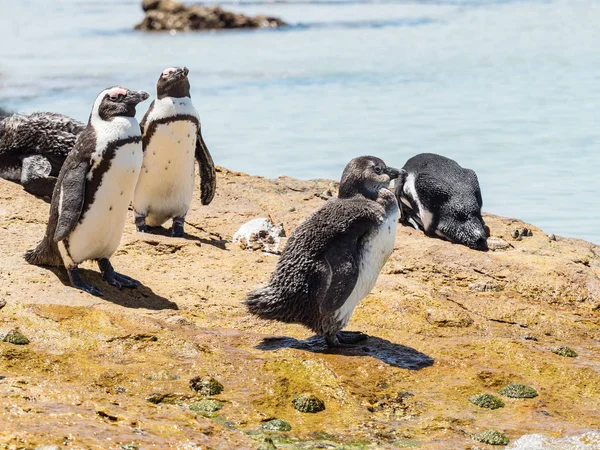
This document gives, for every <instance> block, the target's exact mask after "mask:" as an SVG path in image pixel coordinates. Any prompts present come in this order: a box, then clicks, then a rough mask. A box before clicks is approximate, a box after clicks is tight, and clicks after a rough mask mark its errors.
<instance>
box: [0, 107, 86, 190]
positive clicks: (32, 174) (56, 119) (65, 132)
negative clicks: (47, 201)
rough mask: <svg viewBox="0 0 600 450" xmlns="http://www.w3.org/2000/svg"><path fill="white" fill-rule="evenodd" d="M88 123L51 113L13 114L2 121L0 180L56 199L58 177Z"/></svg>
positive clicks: (0, 133)
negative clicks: (54, 191) (8, 181)
mask: <svg viewBox="0 0 600 450" xmlns="http://www.w3.org/2000/svg"><path fill="white" fill-rule="evenodd" d="M84 128H85V124H83V123H81V122H79V121H77V120H75V119H71V118H70V117H67V116H63V115H62V114H56V113H51V112H36V113H33V114H28V115H24V114H13V115H11V116H10V117H7V118H6V119H4V120H2V121H1V122H0V178H4V179H7V180H10V181H15V182H17V183H20V184H21V185H22V186H23V188H25V190H26V191H27V192H29V193H31V194H34V195H39V196H43V197H50V196H52V191H53V190H54V185H55V184H56V177H57V175H58V173H59V172H60V168H61V167H62V165H63V163H64V162H65V159H66V158H67V155H68V154H69V152H70V151H71V149H72V148H73V146H74V145H75V141H76V140H77V136H78V135H79V133H81V132H82V131H83V129H84Z"/></svg>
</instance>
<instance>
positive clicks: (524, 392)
mask: <svg viewBox="0 0 600 450" xmlns="http://www.w3.org/2000/svg"><path fill="white" fill-rule="evenodd" d="M498 393H499V394H502V395H504V396H506V397H510V398H533V397H537V396H538V393H537V391H536V390H535V389H534V388H532V387H531V386H527V385H526V384H521V383H510V384H509V385H507V386H504V387H503V388H502V389H500V390H499V391H498Z"/></svg>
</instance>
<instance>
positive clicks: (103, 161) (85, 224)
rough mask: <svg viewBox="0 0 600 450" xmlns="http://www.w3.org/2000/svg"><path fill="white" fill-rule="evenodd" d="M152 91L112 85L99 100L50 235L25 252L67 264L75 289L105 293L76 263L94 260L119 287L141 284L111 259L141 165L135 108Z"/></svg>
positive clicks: (73, 158)
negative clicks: (86, 278)
mask: <svg viewBox="0 0 600 450" xmlns="http://www.w3.org/2000/svg"><path fill="white" fill-rule="evenodd" d="M147 98H148V93H146V92H144V91H139V92H136V91H130V90H128V89H125V88H122V87H112V88H108V89H105V90H104V91H102V92H101V93H100V95H99V96H98V97H97V98H96V101H95V102H94V107H93V109H92V113H91V115H90V120H89V122H88V124H87V126H86V128H85V130H83V132H82V133H81V134H80V135H79V137H78V138H77V142H76V143H75V147H74V148H73V150H72V151H71V152H70V153H69V156H68V157H67V159H66V161H65V163H64V165H63V167H62V169H61V170H60V173H59V175H58V180H57V182H56V186H55V188H54V193H53V194H52V203H51V206H50V219H49V220H48V226H47V228H46V235H45V236H44V239H43V240H42V242H40V243H39V244H38V246H37V247H36V248H35V249H33V250H29V251H28V252H27V253H26V254H25V259H26V260H27V262H29V263H30V264H38V265H53V266H59V265H61V264H62V265H64V266H65V267H66V269H67V273H68V275H69V279H70V280H71V284H72V285H73V287H75V288H77V289H81V290H83V291H86V292H89V293H90V294H93V295H98V296H102V291H101V290H100V289H99V288H97V287H96V286H94V285H92V284H89V283H87V282H85V281H83V280H82V279H81V276H80V275H79V270H78V268H77V265H78V264H80V263H82V262H83V261H86V260H89V259H94V260H97V261H98V266H99V267H100V271H101V272H102V278H103V279H104V280H106V281H107V282H108V283H109V284H111V285H113V286H116V287H130V288H133V287H137V286H139V282H137V281H135V280H133V279H132V278H129V277H127V276H125V275H121V274H119V273H116V272H115V270H114V269H113V267H112V265H111V263H110V261H109V259H108V258H110V257H111V256H112V254H113V253H114V252H115V251H116V249H117V247H118V246H119V241H120V240H121V235H122V234H123V229H124V228H125V219H126V216H127V208H128V207H129V203H130V202H131V198H132V197H133V190H134V188H135V183H136V181H137V178H138V176H139V172H140V168H141V166H142V142H141V141H142V136H141V133H140V125H139V123H138V121H137V120H136V119H135V107H136V106H137V104H138V103H140V102H142V101H144V100H146V99H147Z"/></svg>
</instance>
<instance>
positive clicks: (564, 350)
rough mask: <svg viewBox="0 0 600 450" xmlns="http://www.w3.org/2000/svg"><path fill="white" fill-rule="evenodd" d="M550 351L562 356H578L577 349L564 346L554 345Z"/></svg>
mask: <svg viewBox="0 0 600 450" xmlns="http://www.w3.org/2000/svg"><path fill="white" fill-rule="evenodd" d="M550 351H551V352H552V353H556V354H557V355H560V356H566V357H567V358H576V357H577V356H578V355H577V352H576V351H575V350H573V349H570V348H569V347H564V346H558V347H552V348H551V349H550Z"/></svg>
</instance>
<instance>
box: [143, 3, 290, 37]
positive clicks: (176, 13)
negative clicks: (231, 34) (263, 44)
mask: <svg viewBox="0 0 600 450" xmlns="http://www.w3.org/2000/svg"><path fill="white" fill-rule="evenodd" d="M142 9H143V10H144V11H145V13H146V15H145V17H144V19H143V20H142V21H141V22H140V23H139V24H137V25H136V26H135V29H136V30H144V31H206V30H223V29H231V28H279V27H283V26H286V25H287V24H286V23H285V22H284V21H283V20H281V19H279V18H277V17H267V16H263V15H259V16H256V17H250V16H246V15H244V14H241V13H233V12H230V11H225V10H223V8H221V7H220V6H205V5H191V6H189V7H188V6H185V5H184V4H183V3H180V2H177V1H174V0H143V1H142Z"/></svg>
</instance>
